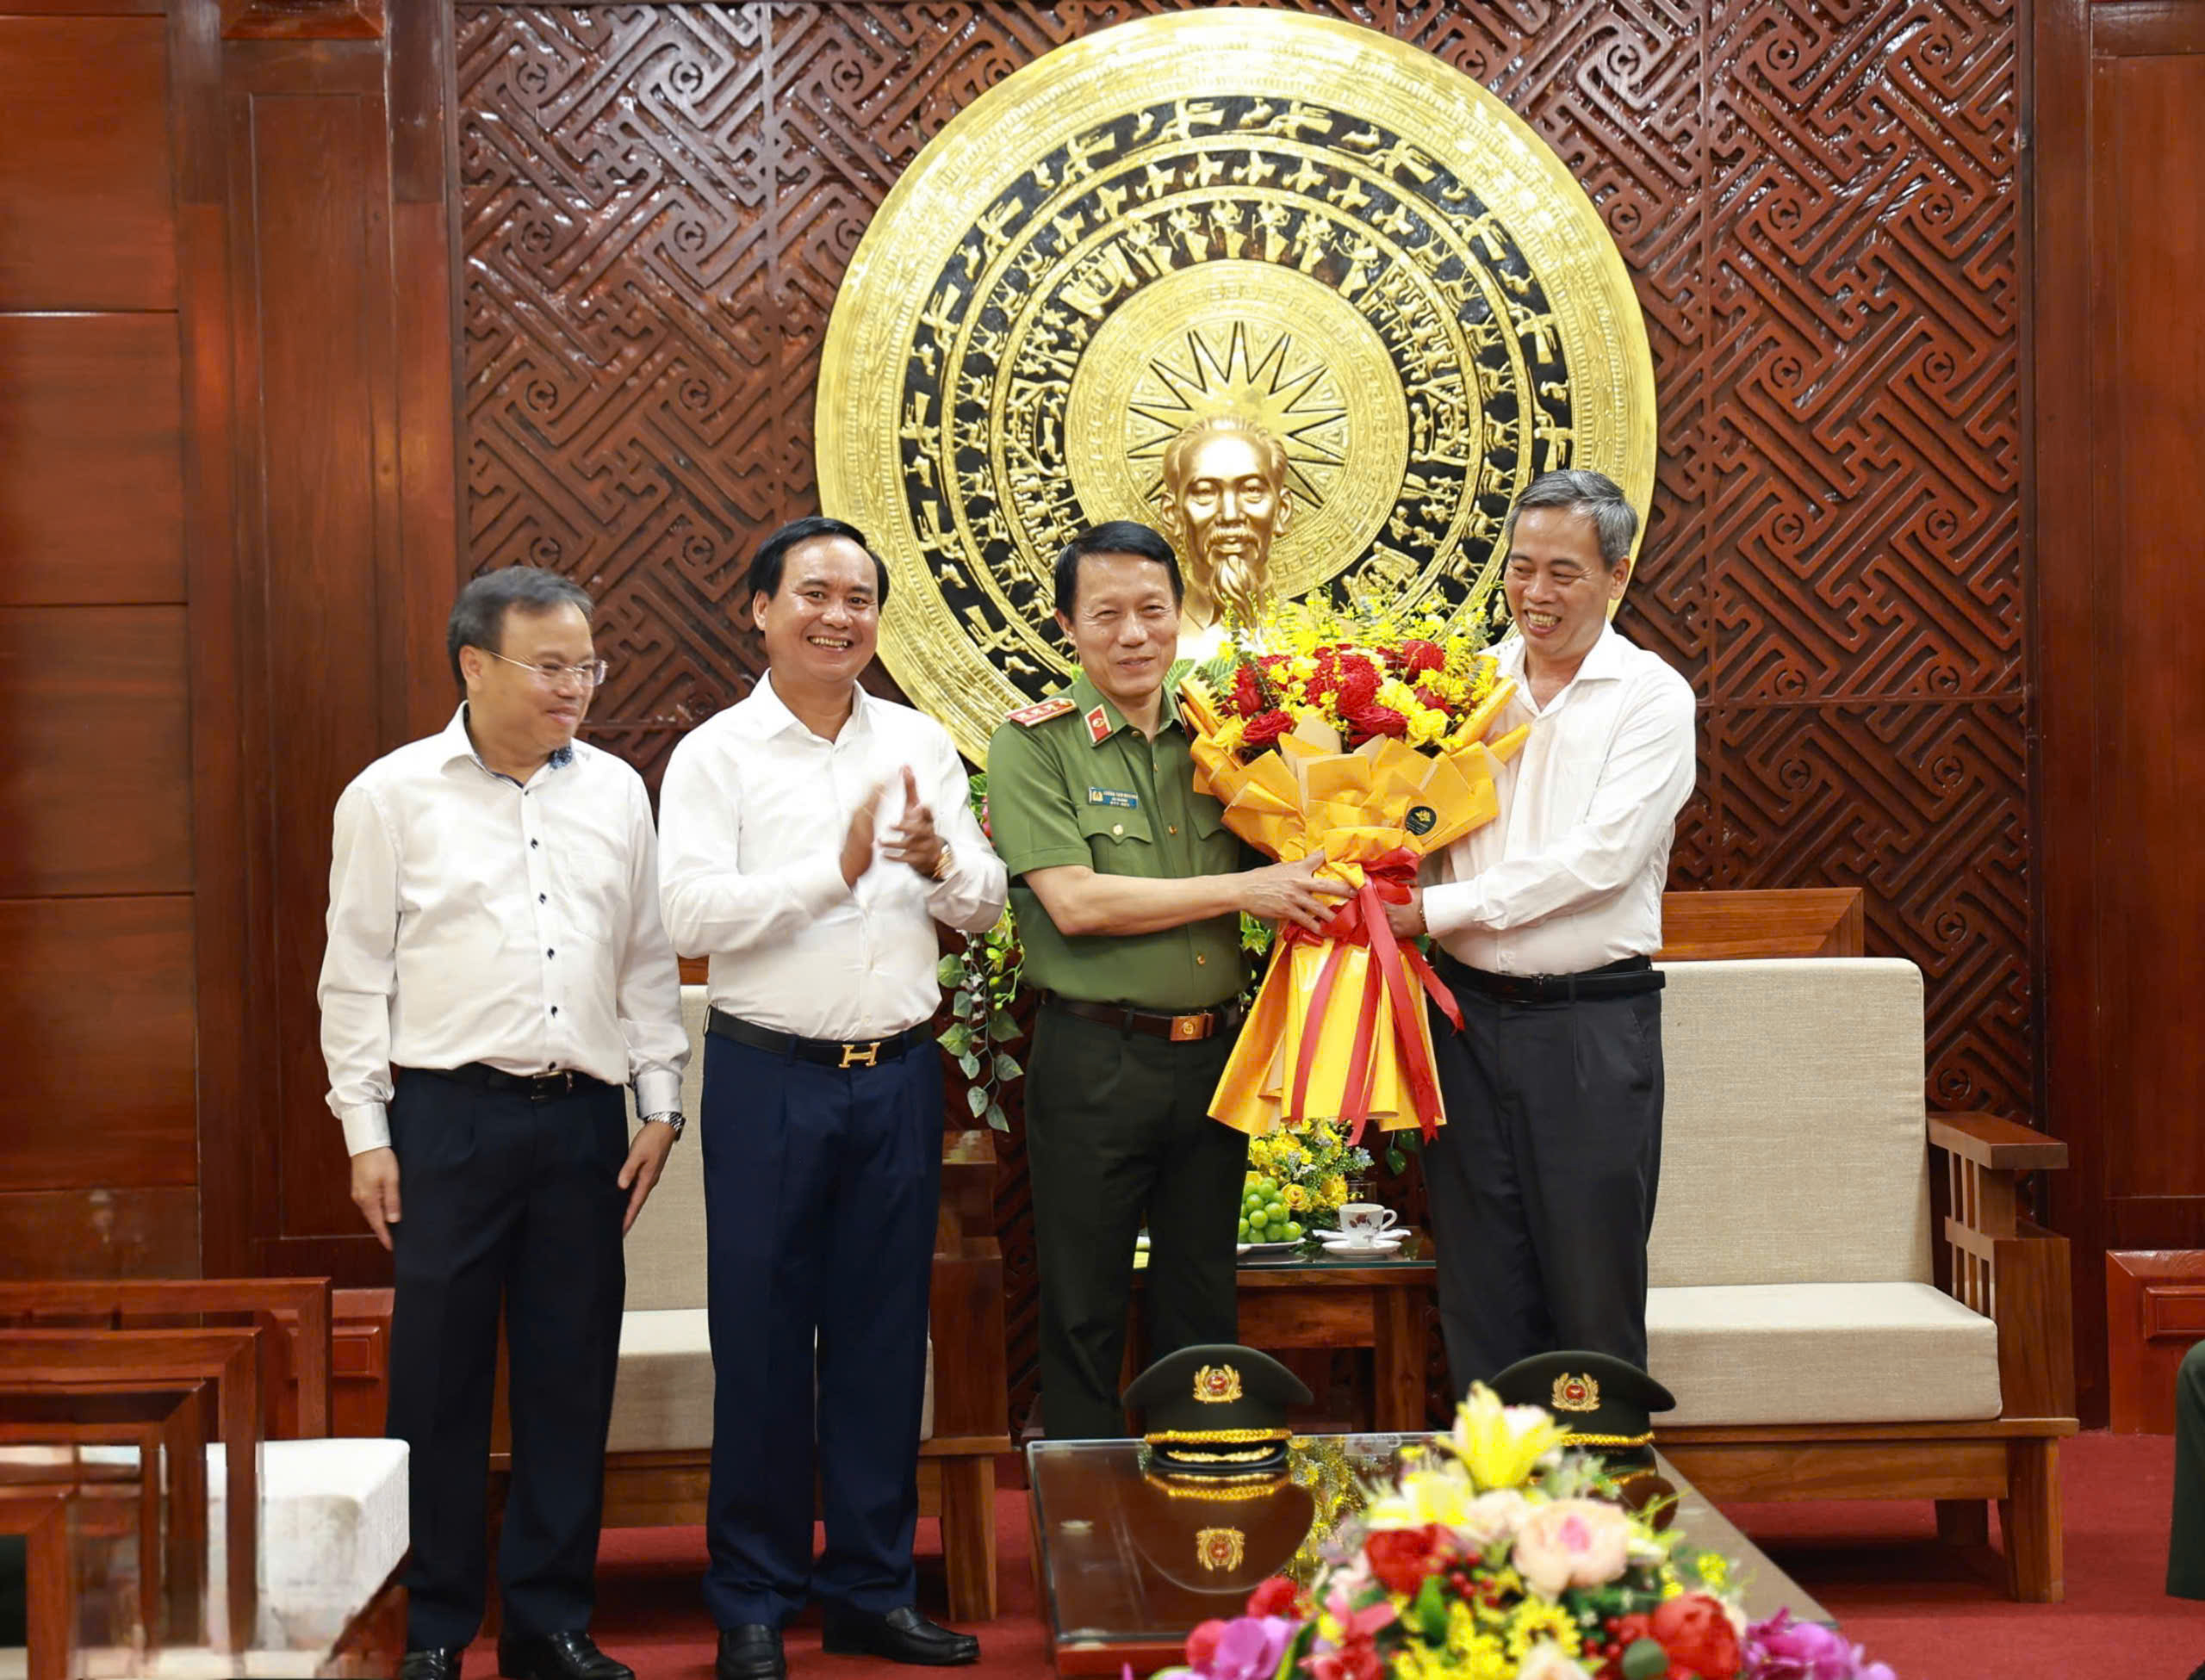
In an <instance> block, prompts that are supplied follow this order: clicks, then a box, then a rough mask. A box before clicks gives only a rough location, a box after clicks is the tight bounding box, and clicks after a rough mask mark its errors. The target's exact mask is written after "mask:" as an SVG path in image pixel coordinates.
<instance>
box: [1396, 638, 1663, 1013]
mask: <svg viewBox="0 0 2205 1680" xmlns="http://www.w3.org/2000/svg"><path fill="white" fill-rule="evenodd" d="M1494 654H1495V656H1496V657H1497V658H1498V660H1500V672H1501V674H1502V675H1503V676H1505V677H1512V678H1514V679H1516V682H1517V689H1516V692H1515V694H1514V696H1513V697H1511V699H1510V700H1509V703H1508V704H1507V706H1506V708H1505V709H1504V710H1503V711H1502V713H1501V716H1500V718H1499V719H1498V720H1497V721H1496V722H1495V723H1494V728H1492V730H1491V731H1490V732H1489V734H1488V739H1489V740H1490V739H1493V738H1495V737H1497V736H1500V735H1506V733H1507V732H1508V731H1509V730H1511V729H1513V728H1516V727H1518V726H1519V724H1522V723H1525V722H1529V723H1530V724H1531V736H1530V738H1529V739H1528V740H1526V741H1525V743H1524V750H1523V751H1522V752H1520V753H1518V754H1517V755H1516V758H1515V759H1514V760H1513V762H1512V763H1510V764H1506V765H1504V766H1501V768H1500V774H1499V775H1498V777H1496V778H1495V787H1496V789H1497V790H1498V791H1499V793H1500V815H1498V816H1497V817H1495V818H1494V820H1493V821H1491V822H1488V824H1486V825H1485V827H1483V828H1478V829H1475V830H1473V831H1472V832H1471V833H1469V834H1465V835H1464V836H1463V838H1462V839H1461V840H1457V841H1456V842H1455V843H1454V844H1453V845H1452V846H1449V847H1448V848H1447V849H1446V851H1445V852H1443V853H1441V854H1440V858H1439V860H1438V867H1437V870H1436V871H1428V873H1429V874H1430V878H1431V881H1432V884H1430V885H1427V886H1426V887H1425V893H1424V920H1425V926H1426V927H1429V928H1430V929H1431V930H1432V934H1433V935H1434V937H1436V938H1437V939H1438V941H1439V943H1440V944H1441V945H1443V946H1444V947H1445V948H1446V950H1447V951H1448V952H1450V954H1452V955H1453V956H1454V957H1455V958H1456V959H1457V961H1459V962H1463V963H1467V964H1469V966H1470V967H1472V968H1476V969H1484V970H1487V971H1488V973H1493V974H1581V973H1583V972H1584V971H1585V970H1587V969H1596V968H1599V967H1601V966H1603V965H1604V964H1608V963H1612V962H1615V961H1617V960H1618V959H1619V958H1624V957H1640V956H1646V957H1650V956H1652V955H1653V954H1654V953H1655V952H1656V951H1658V950H1660V949H1661V947H1662V884H1663V883H1664V882H1665V881H1666V880H1667V879H1668V869H1669V846H1670V842H1671V841H1672V840H1674V839H1675V838H1676V828H1677V813H1678V812H1679V811H1681V810H1682V809H1684V806H1685V801H1686V799H1688V798H1689V797H1691V796H1692V788H1693V778H1694V775H1695V772H1696V768H1697V766H1696V762H1695V756H1694V753H1693V693H1692V685H1690V684H1689V683H1687V682H1686V680H1685V679H1684V678H1683V677H1682V676H1680V675H1679V674H1678V673H1676V672H1675V671H1674V670H1672V669H1671V668H1670V667H1669V666H1667V665H1665V664H1663V663H1662V660H1660V659H1658V658H1657V657H1655V655H1654V654H1649V653H1648V652H1646V651H1645V650H1644V649H1643V648H1636V647H1633V646H1632V645H1631V644H1630V642H1626V641H1624V639H1623V638H1622V637H1621V636H1619V635H1617V634H1616V633H1615V631H1614V629H1612V628H1609V627H1606V626H1604V627H1602V629H1601V631H1600V639H1599V641H1598V642H1594V643H1593V648H1592V651H1591V652H1589V653H1588V654H1586V655H1585V662H1584V663H1583V664H1582V665H1581V666H1578V668H1577V674H1576V676H1575V677H1574V678H1573V679H1571V680H1570V683H1569V685H1568V687H1566V688H1564V689H1563V690H1562V692H1561V693H1559V694H1557V695H1556V696H1555V697H1554V698H1553V699H1552V700H1550V701H1549V702H1548V703H1547V704H1546V706H1545V707H1544V709H1541V708H1539V707H1537V706H1535V705H1533V704H1532V703H1531V688H1530V685H1528V684H1526V683H1525V680H1524V642H1523V638H1522V637H1520V636H1514V635H1512V636H1510V637H1509V638H1508V639H1507V640H1506V641H1505V642H1502V643H1501V644H1500V647H1499V648H1496V649H1495V650H1494Z"/></svg>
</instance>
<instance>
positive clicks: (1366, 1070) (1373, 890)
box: [1277, 846, 1463, 1144]
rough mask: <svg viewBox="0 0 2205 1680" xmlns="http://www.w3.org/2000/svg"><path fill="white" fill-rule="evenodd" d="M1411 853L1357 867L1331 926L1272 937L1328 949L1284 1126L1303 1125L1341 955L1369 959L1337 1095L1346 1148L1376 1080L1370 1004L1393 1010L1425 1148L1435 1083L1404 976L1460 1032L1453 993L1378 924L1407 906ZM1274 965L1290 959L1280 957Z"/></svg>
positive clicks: (1359, 1128) (1294, 927) (1363, 1118)
mask: <svg viewBox="0 0 2205 1680" xmlns="http://www.w3.org/2000/svg"><path fill="white" fill-rule="evenodd" d="M1416 869H1417V859H1416V854H1415V853H1413V852H1410V851H1409V850H1408V849H1407V847H1406V846H1397V847H1395V848H1394V850H1393V851H1391V852H1388V853H1386V855H1385V856H1384V857H1382V858H1378V859H1374V860H1373V861H1371V862H1370V863H1367V864H1365V865H1363V884H1362V885H1361V886H1360V887H1358V888H1357V889H1356V890H1355V893H1354V895H1353V896H1351V897H1349V898H1346V899H1343V900H1342V901H1341V902H1340V907H1339V909H1338V910H1336V911H1335V912H1333V914H1332V920H1331V921H1327V922H1326V924H1325V925H1324V927H1322V928H1321V929H1320V930H1319V931H1318V932H1317V933H1310V932H1309V931H1308V930H1307V928H1305V927H1301V926H1300V925H1299V924H1298V923H1295V922H1290V921H1289V922H1287V923H1284V924H1283V926H1282V927H1280V930H1279V933H1280V938H1281V942H1282V944H1283V946H1284V947H1285V948H1286V950H1290V949H1291V948H1292V947H1293V946H1295V945H1315V944H1320V943H1329V944H1330V945H1331V946H1332V950H1331V951H1330V952H1328V953H1327V954H1326V958H1325V966H1324V967H1323V968H1322V969H1321V970H1319V972H1318V975H1317V985H1316V989H1314V991H1313V992H1311V994H1310V995H1309V1020H1310V1025H1309V1026H1308V1028H1307V1030H1306V1031H1304V1032H1303V1033H1302V1035H1301V1055H1300V1056H1299V1057H1296V1058H1295V1068H1294V1088H1293V1090H1292V1093H1291V1094H1290V1097H1289V1101H1288V1104H1287V1109H1286V1119H1288V1120H1289V1121H1291V1122H1300V1121H1303V1120H1306V1119H1307V1118H1308V1115H1307V1107H1308V1100H1309V1077H1310V1074H1311V1073H1312V1071H1313V1070H1314V1068H1315V1067H1316V1063H1317V1044H1318V1040H1319V1038H1320V1037H1321V1036H1322V1034H1321V1032H1320V1030H1319V1029H1320V1027H1321V1026H1322V1024H1323V1022H1324V1019H1325V1009H1326V1005H1328V1004H1329V1003H1330V1002H1331V1001H1332V984H1333V982H1334V981H1336V980H1337V979H1338V978H1339V970H1340V964H1341V963H1342V962H1343V961H1344V960H1345V957H1346V953H1347V949H1348V947H1349V946H1351V945H1360V946H1363V947H1364V948H1366V949H1367V950H1369V952H1370V964H1369V966H1368V967H1367V968H1365V969H1364V970H1363V1000H1362V1007H1360V1008H1359V1009H1358V1010H1357V1014H1356V1024H1355V1048H1354V1052H1353V1054H1352V1055H1351V1057H1350V1058H1349V1061H1348V1069H1347V1082H1346V1087H1345V1089H1344V1090H1343V1091H1342V1093H1341V1102H1342V1107H1341V1110H1340V1114H1339V1118H1340V1119H1344V1120H1351V1121H1353V1122H1354V1128H1353V1130H1352V1131H1350V1133H1349V1134H1348V1142H1349V1143H1350V1144H1357V1143H1360V1142H1361V1141H1362V1139H1363V1127H1364V1126H1365V1125H1367V1124H1368V1123H1369V1122H1370V1095H1371V1089H1372V1087H1373V1085H1374V1084H1375V1082H1376V1075H1377V1065H1376V1058H1375V1057H1374V1056H1373V1055H1372V1053H1371V1052H1372V1051H1374V1050H1375V1049H1376V1038H1377V1025H1378V1000H1379V998H1380V996H1381V995H1384V996H1386V997H1388V998H1389V999H1390V1000H1391V1001H1392V1003H1393V1006H1394V1049H1395V1050H1396V1051H1398V1052H1399V1053H1400V1056H1401V1064H1402V1069H1403V1070H1404V1072H1405V1073H1406V1074H1407V1077H1408V1083H1409V1094H1410V1098H1411V1100H1412V1102H1413V1107H1414V1108H1415V1111H1416V1118H1417V1123H1418V1124H1419V1125H1420V1126H1422V1127H1423V1129H1424V1136H1425V1141H1426V1142H1429V1141H1431V1139H1432V1138H1434V1137H1436V1136H1437V1135H1438V1130H1439V1115H1440V1113H1441V1109H1440V1100H1439V1079H1438V1073H1437V1071H1436V1070H1435V1069H1433V1067H1432V1057H1431V1056H1430V1055H1429V1054H1428V1053H1427V1051H1426V1049H1425V1036H1424V1034H1423V1033H1422V1032H1419V1030H1418V1026H1419V1022H1418V1019H1417V1015H1416V1013H1415V1010H1416V1003H1417V996H1416V992H1415V990H1414V989H1413V988H1412V987H1411V986H1410V984H1409V977H1410V976H1412V975H1413V976H1415V977H1416V979H1417V981H1418V982H1419V983H1420V984H1421V985H1422V987H1423V989H1424V990H1425V994H1426V995H1428V996H1429V997H1430V998H1431V999H1432V1001H1433V1002H1434V1003H1437V1004H1438V1006H1439V1011H1440V1013H1441V1014H1444V1015H1445V1016H1446V1017H1447V1019H1448V1020H1450V1021H1451V1022H1452V1023H1454V1026H1455V1030H1456V1031H1457V1032H1461V1031H1462V1030H1463V1014H1462V1011H1461V1010H1460V1009H1459V1008H1457V1007H1456V1003H1455V999H1454V995H1453V994H1451V993H1450V992H1449V991H1448V989H1447V988H1446V987H1444V986H1443V985H1441V984H1440V983H1439V976H1438V975H1436V974H1434V973H1433V972H1432V964H1429V963H1427V962H1425V959H1424V953H1423V952H1420V951H1419V950H1418V949H1417V948H1416V947H1415V946H1414V945H1401V944H1400V943H1398V942H1397V941H1396V940H1395V939H1394V930H1393V928H1392V927H1391V926H1390V925H1389V924H1388V922H1387V921H1386V906H1387V905H1388V904H1406V903H1407V902H1409V897H1410V895H1411V894H1412V893H1413V891H1414V890H1415V886H1416ZM1277 960H1279V961H1280V962H1286V961H1289V960H1290V959H1289V958H1288V957H1287V955H1286V953H1285V951H1284V950H1283V951H1282V952H1281V953H1280V955H1279V958H1278V959H1277Z"/></svg>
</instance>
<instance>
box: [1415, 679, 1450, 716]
mask: <svg viewBox="0 0 2205 1680" xmlns="http://www.w3.org/2000/svg"><path fill="white" fill-rule="evenodd" d="M1416 698H1417V704H1419V705H1420V706H1425V707H1428V708H1429V709H1430V710H1433V711H1445V710H1447V697H1446V696H1445V695H1444V694H1442V693H1441V692H1440V691H1438V689H1436V688H1434V687H1432V685H1431V684H1430V683H1419V684H1418V685H1417V688H1416Z"/></svg>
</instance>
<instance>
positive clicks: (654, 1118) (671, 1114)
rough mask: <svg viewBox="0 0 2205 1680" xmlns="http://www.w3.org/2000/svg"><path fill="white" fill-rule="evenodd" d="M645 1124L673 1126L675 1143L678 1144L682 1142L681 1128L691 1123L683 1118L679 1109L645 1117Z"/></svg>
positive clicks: (671, 1109)
mask: <svg viewBox="0 0 2205 1680" xmlns="http://www.w3.org/2000/svg"><path fill="white" fill-rule="evenodd" d="M643 1124H644V1125H670V1126H672V1127H673V1128H674V1142H675V1143H677V1144H678V1143H680V1141H681V1128H682V1127H684V1126H686V1125H688V1124H689V1122H688V1120H687V1119H686V1118H685V1117H684V1116H683V1114H682V1113H681V1111H680V1109H679V1108H669V1109H668V1110H667V1111H666V1112H665V1113H662V1114H646V1115H644V1116H643Z"/></svg>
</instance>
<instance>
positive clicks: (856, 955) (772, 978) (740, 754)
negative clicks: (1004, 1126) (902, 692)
mask: <svg viewBox="0 0 2205 1680" xmlns="http://www.w3.org/2000/svg"><path fill="white" fill-rule="evenodd" d="M905 766H910V771H911V773H912V776H913V778H915V780H916V783H917V785H918V790H919V797H920V798H921V799H922V801H924V802H925V803H926V804H927V805H928V806H929V808H930V809H932V811H933V812H934V823H935V830H936V832H937V833H939V834H941V837H942V839H943V840H946V841H947V842H948V845H949V849H950V868H949V871H948V873H947V877H945V878H944V879H942V880H940V881H931V880H929V879H928V878H927V877H925V876H922V875H921V874H920V873H919V872H918V871H916V870H915V869H913V868H912V867H911V866H910V865H909V864H900V863H893V862H891V861H890V860H889V859H885V858H882V857H880V856H879V846H881V845H882V844H883V843H884V842H885V840H886V839H887V837H888V835H889V834H891V832H893V830H894V829H895V828H896V826H897V825H898V823H899V822H901V821H903V814H904V767H905ZM876 788H880V789H885V794H884V796H883V797H882V798H881V801H880V803H879V809H878V815H877V818H876V827H875V829H874V834H875V840H874V847H875V852H874V859H873V866H872V867H871V868H870V869H868V870H867V871H866V872H865V873H864V874H863V875H860V877H858V883H857V887H856V889H855V890H852V889H851V888H850V886H849V885H848V883H845V882H844V881H843V879H842V836H843V834H844V832H845V831H846V830H847V829H848V827H849V823H850V819H851V817H852V816H853V815H855V814H856V811H857V809H858V804H859V802H860V800H862V799H864V798H865V797H867V796H868V795H869V794H870V793H871V792H872V791H873V790H874V789H876ZM968 798H969V795H968V792H967V784H966V775H965V765H964V761H963V760H962V759H960V758H959V757H958V756H957V748H956V747H955V746H954V745H953V744H952V742H951V741H950V739H949V732H948V731H947V729H945V728H942V727H941V724H939V723H937V722H935V720H934V719H933V718H931V717H929V716H925V715H924V714H923V713H922V712H916V711H914V710H911V709H910V707H909V706H898V705H894V704H891V703H890V702H888V701H885V700H881V699H877V698H875V697H873V696H872V695H870V694H867V693H866V692H865V691H864V690H862V689H860V690H858V691H857V697H856V701H855V704H854V705H853V706H852V708H851V710H850V716H849V721H848V722H846V723H844V724H843V725H842V730H841V733H839V734H838V735H836V736H835V739H834V740H832V741H824V740H822V739H821V738H820V737H819V736H818V735H814V734H813V733H812V732H811V729H809V728H806V727H805V726H804V723H802V722H799V721H798V718H797V716H796V715H795V714H794V713H793V712H792V711H791V710H789V709H788V707H787V706H786V705H785V704H783V703H782V701H781V698H780V696H779V695H777V694H776V693H774V691H773V679H772V678H770V677H765V678H761V679H760V680H759V683H758V685H757V687H756V688H755V689H753V690H752V691H750V693H749V695H748V697H746V698H745V699H743V700H742V701H740V702H738V703H737V704H735V705H733V706H730V707H729V708H728V710H725V711H724V712H722V713H720V714H719V715H718V716H716V717H712V718H709V719H707V720H706V721H705V722H703V723H700V724H699V725H698V726H697V727H696V728H694V729H693V730H691V731H690V732H689V734H688V735H686V736H684V737H683V738H682V741H681V744H680V746H679V747H675V748H674V758H673V759H672V761H671V762H670V763H668V766H667V767H666V780H665V782H664V784H662V786H661V788H660V790H659V819H660V826H661V829H662V834H663V844H664V847H665V851H664V861H663V865H662V870H661V879H662V883H663V891H664V895H665V901H666V925H667V927H668V931H670V932H671V933H673V935H674V946H675V948H676V949H677V950H679V951H680V952H682V954H683V955H685V956H690V957H710V958H711V1001H712V1004H713V1007H716V1008H719V1009H724V1010H725V1011H726V1012H727V1013H728V1014H730V1015H736V1016H739V1017H741V1018H742V1020H747V1021H752V1022H755V1023H756V1024H757V1025H758V1026H767V1027H772V1028H773V1030H774V1031H776V1032H793V1033H795V1034H797V1035H798V1036H799V1037H801V1038H830V1039H846V1040H848V1039H860V1038H886V1037H888V1036H889V1035H891V1033H896V1032H902V1031H903V1030H904V1028H905V1027H909V1026H917V1025H918V1024H919V1023H920V1022H921V1021H922V1020H927V1019H928V1018H929V1017H930V1016H931V1015H932V1014H934V1012H935V1005H936V1004H937V1003H938V1002H939V1001H941V983H940V982H939V981H938V980H937V979H936V978H935V967H936V965H937V964H938V963H939V962H940V960H941V954H940V953H941V948H940V945H939V943H938V942H937V941H936V939H935V931H934V924H935V922H937V921H942V922H947V924H948V925H949V926H950V927H957V928H961V929H963V930H964V931H966V933H982V932H984V931H985V930H986V929H988V928H990V927H994V926H995V924H996V920H997V917H999V916H1000V915H1002V914H1003V898H1004V896H1005V893H1006V891H1007V887H1008V883H1006V881H1005V879H1004V876H1003V864H1002V862H1001V860H1000V859H997V856H996V854H995V848H994V847H993V846H990V845H989V844H988V841H987V837H986V836H985V835H984V834H982V833H981V832H980V825H979V824H978V822H977V821H974V819H973V816H972V807H971V805H970V803H968Z"/></svg>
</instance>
